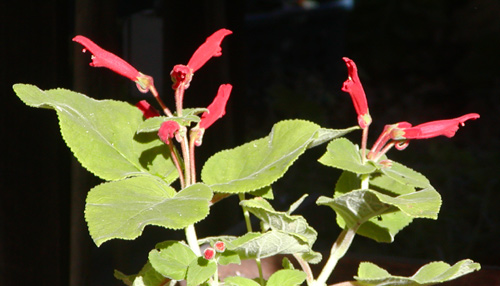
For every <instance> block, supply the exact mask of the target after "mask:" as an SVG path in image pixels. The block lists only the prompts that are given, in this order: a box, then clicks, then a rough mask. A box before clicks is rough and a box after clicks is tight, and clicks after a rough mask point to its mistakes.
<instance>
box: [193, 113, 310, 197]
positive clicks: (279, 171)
mask: <svg viewBox="0 0 500 286" xmlns="http://www.w3.org/2000/svg"><path fill="white" fill-rule="evenodd" d="M319 128H320V127H319V126H318V125H316V124H314V123H312V122H308V121H304V120H285V121H281V122H278V123H276V124H275V125H274V127H273V129H272V131H271V133H270V134H269V136H267V137H265V138H261V139H258V140H255V141H252V142H249V143H246V144H244V145H242V146H239V147H236V148H234V149H230V150H225V151H222V152H219V153H217V154H215V155H214V156H212V157H211V158H210V159H208V161H207V162H206V163H205V165H204V166H203V170H202V173H201V177H202V179H203V182H205V183H206V184H207V185H209V186H210V187H211V188H212V189H213V190H214V192H221V193H244V192H250V191H254V190H257V189H261V188H263V187H266V186H269V185H271V184H272V183H273V182H275V181H276V180H278V179H279V178H281V177H282V176H283V175H284V174H285V172H286V171H287V170H288V167H290V165H292V163H293V162H294V161H295V160H296V159H297V158H298V157H299V156H300V155H302V154H303V153H304V152H305V150H306V148H307V147H308V146H309V144H310V143H311V142H312V141H313V140H314V139H315V138H316V132H317V130H318V129H319Z"/></svg>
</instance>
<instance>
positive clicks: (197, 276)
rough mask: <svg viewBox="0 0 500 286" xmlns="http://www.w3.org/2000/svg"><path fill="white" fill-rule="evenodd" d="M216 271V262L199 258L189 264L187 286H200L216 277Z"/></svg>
mask: <svg viewBox="0 0 500 286" xmlns="http://www.w3.org/2000/svg"><path fill="white" fill-rule="evenodd" d="M216 270H217V263H215V261H213V260H206V259H205V258H203V257H198V258H197V259H195V260H193V261H192V262H191V263H190V264H189V267H188V271H187V279H186V281H187V285H188V286H197V285H200V284H201V283H203V282H205V281H207V280H208V279H209V278H210V277H211V276H212V275H214V274H215V271H216Z"/></svg>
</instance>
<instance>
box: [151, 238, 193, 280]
mask: <svg viewBox="0 0 500 286" xmlns="http://www.w3.org/2000/svg"><path fill="white" fill-rule="evenodd" d="M161 245H162V249H160V250H156V249H153V250H151V251H150V252H149V257H148V258H149V262H150V263H151V265H152V266H153V268H154V269H155V270H156V271H158V272H159V273H161V274H162V275H163V276H165V277H168V278H171V279H173V280H185V279H186V273H187V269H188V266H189V264H190V263H191V262H192V261H193V260H195V259H197V256H196V254H194V252H193V251H192V250H191V249H190V248H189V247H188V246H186V245H185V244H182V243H180V242H178V241H166V242H163V243H162V244H161Z"/></svg>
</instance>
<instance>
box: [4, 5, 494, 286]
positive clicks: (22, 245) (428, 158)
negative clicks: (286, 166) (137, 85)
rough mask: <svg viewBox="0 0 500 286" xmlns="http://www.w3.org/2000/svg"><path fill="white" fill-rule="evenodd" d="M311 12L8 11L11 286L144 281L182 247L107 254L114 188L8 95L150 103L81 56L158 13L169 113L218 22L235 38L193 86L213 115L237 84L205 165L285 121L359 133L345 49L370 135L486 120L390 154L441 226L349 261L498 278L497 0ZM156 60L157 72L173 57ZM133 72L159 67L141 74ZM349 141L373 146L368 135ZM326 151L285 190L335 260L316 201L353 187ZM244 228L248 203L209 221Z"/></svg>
mask: <svg viewBox="0 0 500 286" xmlns="http://www.w3.org/2000/svg"><path fill="white" fill-rule="evenodd" d="M178 2H179V3H178ZM180 2H183V3H180ZM300 3H303V2H302V1H298V2H295V1H292V0H282V1H278V0H247V1H231V0H226V1H224V0H213V1H208V0H207V1H117V0H114V1H97V0H89V1H83V0H72V1H62V0H46V1H10V2H9V3H7V1H3V2H1V4H0V5H1V6H0V11H1V12H0V13H1V14H0V19H1V20H0V21H1V22H0V29H1V30H0V31H1V34H0V35H1V39H2V40H1V43H0V64H1V69H0V72H1V77H0V91H1V98H2V100H3V103H4V104H3V108H2V110H1V115H0V116H1V122H0V123H1V134H2V137H1V138H2V150H3V154H2V155H1V156H0V157H1V163H0V285H30V284H37V285H72V286H73V285H115V284H116V285H120V284H119V283H118V282H115V281H114V278H113V277H112V271H113V269H114V268H116V269H119V270H121V271H123V272H125V273H134V272H137V271H138V270H139V268H140V267H141V265H142V264H143V263H144V262H145V259H146V255H147V252H148V251H149V250H150V249H151V248H153V247H154V244H155V242H158V241H161V240H166V239H182V237H183V234H182V233H181V232H171V231H167V230H163V229H160V228H155V227H148V228H146V230H145V232H144V235H143V236H141V237H140V238H139V239H137V240H135V241H121V240H114V241H110V242H107V243H105V244H104V245H103V246H101V247H100V248H97V247H96V246H95V245H94V244H93V242H92V240H91V238H90V237H89V235H88V233H87V230H86V225H85V222H84V220H83V207H84V200H85V196H86V192H87V191H88V190H89V189H90V188H91V187H92V186H94V185H96V184H98V183H99V181H98V180H97V179H96V178H93V177H92V176H91V175H89V174H88V173H87V172H86V171H85V170H82V168H81V167H80V166H79V165H78V164H77V163H75V161H74V160H73V159H72V155H71V153H70V152H69V150H68V148H67V147H66V146H65V144H64V142H63V141H62V140H61V136H60V134H59V130H58V125H57V118H56V116H55V113H54V112H53V111H47V110H39V109H32V108H28V107H26V106H25V105H24V104H23V103H22V102H21V101H20V100H19V99H18V98H17V97H16V96H15V94H14V93H13V91H12V88H11V86H12V84H14V83H31V84H35V85H37V86H39V87H40V88H42V89H50V88H55V87H64V88H68V89H73V90H76V91H79V92H82V93H85V94H87V95H89V96H91V97H94V98H97V99H104V98H115V99H120V100H126V101H129V102H131V103H135V102H137V101H138V100H140V99H142V98H139V97H138V96H137V94H134V93H131V92H130V91H131V90H132V89H133V85H132V84H131V83H130V82H128V80H127V79H125V78H122V77H120V76H118V75H116V74H114V73H112V72H110V71H109V70H106V69H96V68H91V67H89V66H88V62H89V61H90V60H89V56H88V54H81V53H80V51H81V46H78V45H76V44H74V43H73V42H71V38H72V37H73V36H74V35H77V34H82V35H85V36H88V37H89V38H91V39H93V40H94V41H95V42H96V43H98V44H99V45H101V46H102V47H104V48H106V49H108V50H110V51H113V52H115V53H116V54H118V55H125V54H126V52H127V45H126V43H127V41H126V39H127V37H130V35H129V34H126V33H124V28H125V27H126V26H127V25H128V24H129V23H130V22H129V20H130V18H131V17H132V16H133V15H137V13H142V12H144V11H149V13H148V14H147V15H149V17H152V18H154V19H157V20H159V21H160V22H161V23H162V26H163V29H162V30H161V31H159V32H158V31H157V32H158V33H159V34H160V35H161V38H160V39H158V43H159V44H160V45H162V48H163V50H164V54H163V55H162V57H160V59H161V60H160V61H161V64H160V65H159V66H160V67H161V68H162V69H163V70H164V72H163V74H162V75H155V74H151V75H152V76H154V77H155V79H158V78H159V77H163V86H162V87H161V88H162V90H163V91H164V92H163V96H164V98H165V101H166V102H167V103H168V104H170V105H172V104H173V100H172V97H173V96H172V94H171V91H170V89H169V76H168V73H169V71H170V70H171V67H172V66H173V65H175V64H178V63H184V64H185V63H187V61H188V60H189V57H190V56H191V54H192V53H193V51H194V50H195V49H196V48H197V47H198V46H199V45H200V44H201V43H202V42H203V41H204V40H205V38H206V37H207V36H208V35H210V34H211V33H213V32H214V31H216V30H217V29H220V28H223V27H225V28H228V29H230V30H232V31H233V32H234V34H233V35H231V36H228V37H227V38H226V39H225V40H224V43H223V56H222V57H220V58H216V59H212V60H211V61H209V63H208V64H207V65H206V66H204V67H203V68H202V69H201V70H200V71H198V72H197V74H196V77H195V79H194V80H193V83H192V85H191V87H190V89H189V90H188V91H187V95H186V103H185V106H206V105H208V104H209V103H210V102H211V100H212V98H213V96H214V95H215V93H216V90H217V87H218V85H219V84H222V83H226V82H229V83H231V84H233V86H234V89H233V94H232V95H231V99H230V101H229V106H228V111H227V115H226V116H225V117H224V119H223V120H220V121H219V122H217V123H216V124H215V125H214V126H213V127H211V130H210V132H208V133H207V135H206V137H205V139H204V144H203V148H200V153H199V159H200V162H202V161H204V160H206V158H208V157H209V156H210V155H211V154H213V153H214V152H216V151H218V150H221V149H224V148H230V147H234V146H236V145H238V144H241V143H243V142H246V141H248V140H251V139H255V138H259V137H261V136H265V135H266V134H267V133H268V132H269V131H270V128H271V127H272V125H273V124H274V123H275V122H276V121H278V120H281V119H285V118H303V119H308V120H312V121H314V122H316V123H318V124H320V125H322V126H324V127H331V128H344V127H347V126H352V125H354V124H356V120H355V118H356V115H355V112H354V108H353V107H352V103H351V100H350V98H349V96H348V95H347V94H345V93H342V92H341V91H340V87H341V85H342V82H343V80H345V78H346V68H345V65H344V63H343V62H342V60H341V57H342V56H348V57H350V58H352V59H353V60H355V61H356V63H357V65H358V68H359V73H360V77H361V80H362V82H363V85H364V87H365V90H366V93H367V95H368V101H369V105H370V111H371V115H372V117H373V119H374V122H373V124H372V128H371V137H370V138H371V142H373V140H374V139H375V138H376V136H377V135H378V133H379V132H380V131H381V130H382V128H383V126H384V125H385V124H388V123H394V122H398V121H409V122H412V123H414V124H419V123H423V122H426V121H430V120H436V119H443V118H453V117H458V116H460V115H463V114H465V113H470V112H477V113H479V114H480V115H481V118H480V119H478V120H476V121H471V122H467V124H466V126H465V127H463V128H461V129H460V130H459V132H458V133H457V135H456V136H455V137H453V138H451V139H448V138H444V137H443V138H435V139H432V140H422V141H415V142H411V144H410V146H409V147H408V149H406V150H405V151H403V152H397V151H392V152H391V153H390V154H389V156H390V158H392V159H394V160H398V161H400V162H402V163H404V164H406V165H407V166H410V167H412V168H414V169H416V170H418V171H419V172H421V173H423V174H424V175H426V176H427V177H428V178H429V179H430V181H431V182H432V183H433V185H434V186H435V187H436V189H437V190H438V191H439V192H440V193H441V195H442V197H443V205H442V209H441V213H440V217H439V219H438V220H437V221H431V220H416V221H415V222H414V223H412V224H411V225H410V226H409V227H408V228H406V229H404V230H403V231H402V232H401V233H400V234H398V236H397V237H396V240H395V242H394V243H392V244H377V243H375V242H372V241H370V240H367V239H364V238H362V237H358V238H356V240H355V242H354V244H353V246H352V251H351V253H352V255H356V256H361V257H363V259H367V260H369V259H370V258H373V257H380V256H383V257H390V258H394V259H399V258H401V257H404V258H406V259H411V260H418V261H423V262H425V261H428V260H444V261H446V262H448V263H454V262H456V261H458V260H460V259H463V258H471V259H474V260H476V261H478V262H480V263H482V264H483V267H484V268H491V267H493V268H495V267H500V259H499V257H500V247H499V245H498V243H497V240H498V237H500V230H499V227H498V224H499V222H500V211H499V209H498V207H497V205H498V201H499V199H500V195H499V190H498V189H499V185H500V182H499V178H500V177H499V175H498V171H500V168H499V167H498V161H499V159H500V154H499V151H498V145H499V139H500V136H499V135H500V134H499V132H500V131H499V129H498V125H499V123H500V120H499V114H500V97H499V96H500V92H499V91H500V70H499V67H500V56H499V55H498V53H499V48H500V17H499V15H500V2H499V1H496V0H433V1H430V0H429V1H416V0H408V1H406V0H405V1H401V0H358V1H355V2H354V3H351V1H339V2H335V1H318V2H317V4H318V6H317V7H315V8H313V9H305V8H304V5H305V4H300ZM306 4H307V3H306ZM351 4H353V5H351ZM158 43H156V44H158ZM153 44H154V43H153ZM154 56H155V55H152V57H153V58H152V59H151V61H152V62H156V63H158V59H157V58H154ZM156 56H158V55H156ZM132 64H133V65H135V66H136V67H138V69H139V70H141V71H143V72H144V73H148V70H142V69H141V65H142V64H143V63H140V62H138V63H134V62H132ZM144 66H147V63H145V64H144ZM349 138H351V139H352V140H354V141H355V142H359V134H358V133H356V134H351V135H350V136H349ZM323 152H324V147H318V148H315V149H313V150H311V151H310V152H308V153H307V154H306V155H304V158H301V159H300V160H299V161H298V162H297V164H295V165H294V166H293V167H292V168H291V169H290V171H289V173H287V175H286V176H285V178H283V179H282V180H280V181H279V182H278V183H277V184H276V185H275V186H274V190H275V196H276V197H277V198H278V199H276V200H275V201H274V204H275V207H276V208H278V209H286V208H287V205H289V204H290V203H291V202H293V201H295V200H296V199H297V198H299V197H300V196H301V195H302V193H304V192H307V193H309V194H311V196H310V198H309V199H308V200H307V201H306V203H305V205H304V206H303V207H302V208H301V209H299V210H298V212H299V213H301V214H304V215H305V216H306V218H307V219H308V220H309V222H310V223H311V225H313V226H314V227H315V228H316V229H317V230H318V232H319V234H320V239H319V240H318V242H317V244H316V246H315V248H316V249H317V250H319V251H324V250H327V249H329V247H330V246H331V242H332V240H333V239H334V238H335V237H336V235H337V234H338V232H339V230H338V227H336V224H335V222H334V219H333V216H332V214H333V213H332V212H331V210H329V209H328V208H326V207H319V208H318V207H314V201H315V198H317V197H318V196H319V195H330V194H331V192H332V190H333V186H334V183H335V180H336V178H337V176H338V172H337V171H335V170H333V169H331V168H327V167H324V166H322V165H320V164H318V163H317V162H316V161H315V160H316V159H317V158H319V156H321V154H322V153H323ZM311 170H312V171H311ZM228 201H229V202H233V203H234V205H235V204H236V200H232V199H229V200H228ZM241 219H242V217H241V214H240V210H239V209H238V208H237V207H228V206H227V204H226V205H225V206H218V205H216V206H215V207H214V209H213V213H212V214H211V216H210V217H209V218H208V219H207V221H204V222H202V223H200V224H199V225H197V227H198V229H199V232H200V236H206V235H216V234H220V233H230V234H238V232H239V231H240V229H241V228H240V224H239V223H240V222H241ZM354 274H355V273H351V274H350V275H351V276H352V275H354ZM396 274H397V273H396ZM113 283H115V284H113Z"/></svg>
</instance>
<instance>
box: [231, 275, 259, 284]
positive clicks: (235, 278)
mask: <svg viewBox="0 0 500 286" xmlns="http://www.w3.org/2000/svg"><path fill="white" fill-rule="evenodd" d="M224 285H226V286H260V284H259V283H257V282H255V281H253V280H252V279H249V278H245V277H241V276H232V277H226V278H224Z"/></svg>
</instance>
